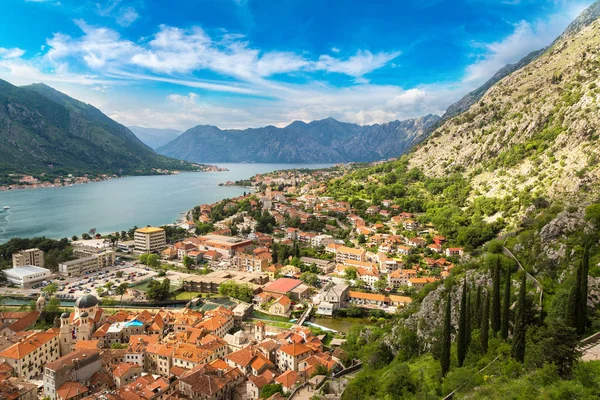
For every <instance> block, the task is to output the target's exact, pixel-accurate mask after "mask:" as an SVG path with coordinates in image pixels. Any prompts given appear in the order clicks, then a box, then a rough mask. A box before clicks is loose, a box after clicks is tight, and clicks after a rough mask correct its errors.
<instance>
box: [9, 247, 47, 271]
mask: <svg viewBox="0 0 600 400" xmlns="http://www.w3.org/2000/svg"><path fill="white" fill-rule="evenodd" d="M12 262H13V267H24V266H26V265H33V266H35V267H43V266H44V252H43V251H42V250H40V249H37V248H35V249H27V250H22V251H19V252H17V253H13V255H12Z"/></svg>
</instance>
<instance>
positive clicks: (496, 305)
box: [490, 256, 501, 336]
mask: <svg viewBox="0 0 600 400" xmlns="http://www.w3.org/2000/svg"><path fill="white" fill-rule="evenodd" d="M492 285H493V286H492V312H491V321H490V322H491V325H492V331H493V332H494V336H496V333H498V331H499V330H500V325H501V322H500V257H499V256H498V258H497V259H496V267H495V268H494V275H493V277H492Z"/></svg>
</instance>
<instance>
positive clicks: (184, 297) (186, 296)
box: [175, 292, 202, 300]
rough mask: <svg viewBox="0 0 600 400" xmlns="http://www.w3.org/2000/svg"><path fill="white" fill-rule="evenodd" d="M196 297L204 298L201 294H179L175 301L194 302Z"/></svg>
mask: <svg viewBox="0 0 600 400" xmlns="http://www.w3.org/2000/svg"><path fill="white" fill-rule="evenodd" d="M196 297H202V293H200V292H179V293H177V294H176V295H175V300H192V299H193V298H196Z"/></svg>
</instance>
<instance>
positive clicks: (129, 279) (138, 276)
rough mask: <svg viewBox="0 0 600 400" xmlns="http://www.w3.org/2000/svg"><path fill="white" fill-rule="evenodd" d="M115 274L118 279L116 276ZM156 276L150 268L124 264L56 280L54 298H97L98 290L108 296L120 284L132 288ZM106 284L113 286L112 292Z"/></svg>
mask: <svg viewBox="0 0 600 400" xmlns="http://www.w3.org/2000/svg"><path fill="white" fill-rule="evenodd" d="M117 273H119V274H118V275H120V277H118V276H117ZM121 273H122V275H121ZM156 275H157V272H155V271H153V270H151V269H150V268H147V267H144V266H137V265H135V264H133V263H124V264H123V265H116V266H114V267H110V268H106V269H104V270H102V271H98V272H94V273H91V274H88V275H84V276H80V277H76V278H67V279H65V280H64V281H60V280H57V281H55V282H56V283H57V284H58V285H59V291H58V292H57V293H56V297H58V298H59V299H61V300H75V299H77V298H78V297H81V296H83V295H84V294H93V295H94V296H97V297H99V296H98V291H97V290H98V288H102V289H103V290H104V292H105V293H106V294H109V295H110V294H114V289H115V288H116V287H117V286H119V285H120V284H121V283H128V284H129V286H133V285H136V284H138V283H140V282H142V281H145V280H147V279H149V278H152V277H155V276H156ZM108 282H111V283H112V284H113V286H112V291H108V289H107V283H108Z"/></svg>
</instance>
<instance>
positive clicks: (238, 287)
mask: <svg viewBox="0 0 600 400" xmlns="http://www.w3.org/2000/svg"><path fill="white" fill-rule="evenodd" d="M219 294H220V295H222V296H229V297H233V298H234V299H238V300H241V301H244V302H246V303H251V302H252V299H253V298H254V291H253V290H252V288H251V287H250V286H248V285H242V284H239V283H235V282H231V281H230V282H224V283H222V284H221V285H220V286H219Z"/></svg>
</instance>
